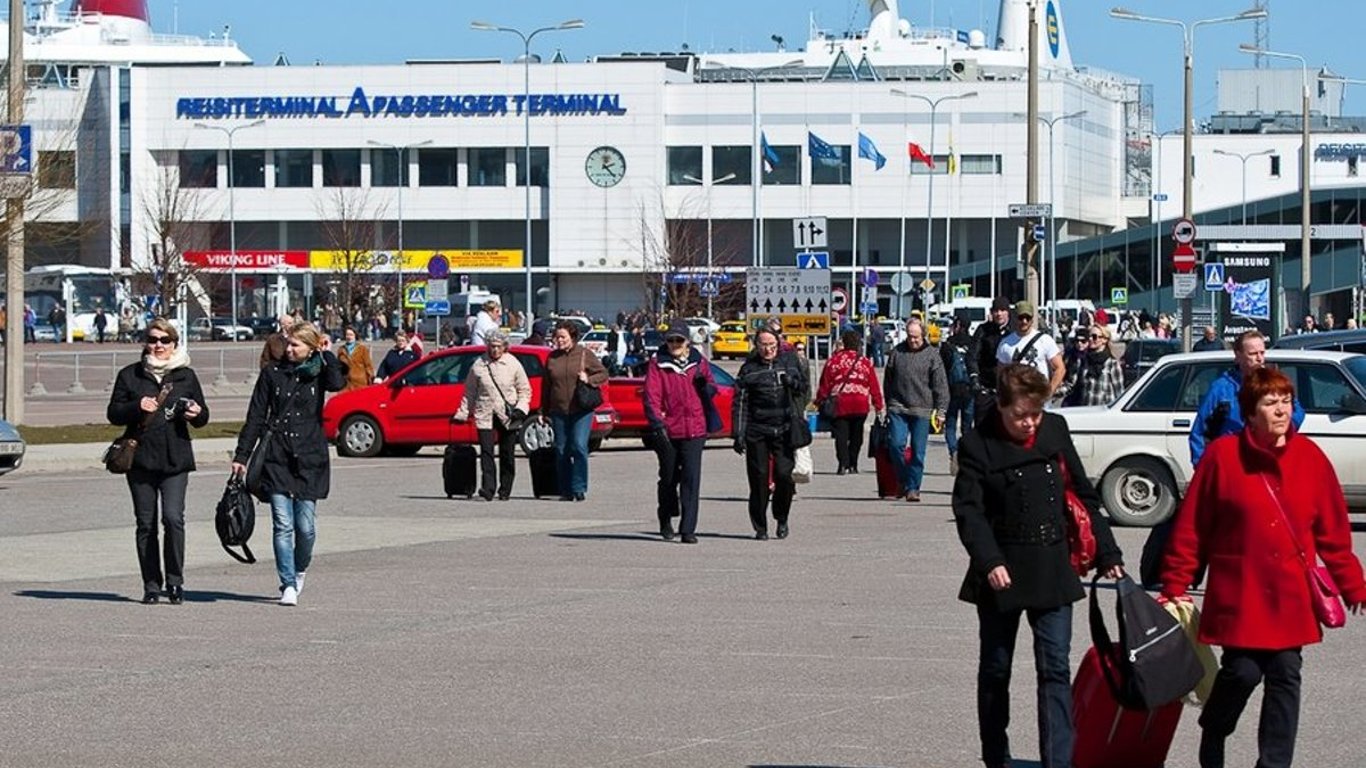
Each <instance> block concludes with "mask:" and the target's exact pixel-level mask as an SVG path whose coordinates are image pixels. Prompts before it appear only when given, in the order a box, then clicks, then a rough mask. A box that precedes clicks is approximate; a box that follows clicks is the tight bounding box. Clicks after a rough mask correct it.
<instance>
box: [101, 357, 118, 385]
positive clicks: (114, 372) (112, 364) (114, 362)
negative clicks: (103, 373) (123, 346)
mask: <svg viewBox="0 0 1366 768" xmlns="http://www.w3.org/2000/svg"><path fill="white" fill-rule="evenodd" d="M118 378H119V353H117V352H110V353H109V383H108V384H105V385H104V391H105V392H113V391H114V382H115V381H117V380H118Z"/></svg>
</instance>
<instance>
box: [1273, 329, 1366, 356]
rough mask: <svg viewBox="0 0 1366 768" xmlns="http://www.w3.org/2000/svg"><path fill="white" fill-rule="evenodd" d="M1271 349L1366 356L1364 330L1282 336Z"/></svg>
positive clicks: (1365, 335) (1365, 332)
mask: <svg viewBox="0 0 1366 768" xmlns="http://www.w3.org/2000/svg"><path fill="white" fill-rule="evenodd" d="M1271 346H1272V349H1318V350H1322V351H1324V352H1355V353H1356V354H1359V355H1360V354H1366V328H1353V329H1351V330H1344V331H1323V332H1322V333H1297V334H1295V335H1293V336H1282V337H1281V338H1280V340H1279V341H1277V342H1276V343H1275V344H1273V345H1271Z"/></svg>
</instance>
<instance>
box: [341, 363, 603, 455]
mask: <svg viewBox="0 0 1366 768" xmlns="http://www.w3.org/2000/svg"><path fill="white" fill-rule="evenodd" d="M509 352H510V353H511V354H513V355H516V356H517V360H518V361H519V362H521V364H522V368H524V369H525V370H526V375H527V378H529V379H531V409H532V410H533V411H534V410H536V408H538V407H539V406H540V402H541V373H542V371H544V370H545V361H546V358H547V357H549V356H550V348H549V347H525V346H514V347H511V348H510V349H509ZM483 354H484V347H482V346H479V347H452V348H449V349H442V350H438V351H436V352H433V353H432V354H430V355H427V356H426V357H424V358H422V359H420V360H418V361H417V362H415V363H413V364H412V365H409V366H408V367H406V368H404V369H403V370H401V371H399V372H398V373H396V374H394V375H393V376H391V377H390V378H389V379H388V380H387V381H385V382H384V383H382V384H372V385H370V386H368V387H364V388H362V389H356V390H352V391H350V392H342V393H339V394H336V395H333V396H332V397H331V399H329V400H328V401H327V405H325V406H323V430H324V432H325V433H326V435H327V439H328V440H330V441H332V442H334V443H336V445H337V453H339V454H341V455H343V456H363V457H369V456H376V455H378V454H379V453H380V452H381V451H385V452H387V453H391V454H399V455H403V454H409V455H411V454H413V453H416V452H417V451H418V449H420V448H421V447H422V446H424V445H448V444H451V443H464V444H470V445H475V444H478V442H479V438H478V435H477V434H476V433H475V428H474V420H473V419H471V420H469V421H464V422H453V421H451V417H452V416H454V415H455V412H456V411H457V410H459V408H460V401H461V400H462V399H464V397H465V377H466V376H468V375H469V372H470V366H472V365H473V364H474V361H476V360H478V359H479V357H480V356H481V355H483ZM617 421H618V417H617V412H616V410H615V409H614V408H613V407H612V401H611V395H610V392H609V391H607V388H605V387H604V390H603V404H602V405H601V406H600V407H599V408H598V409H597V411H596V412H595V413H594V414H593V429H592V433H591V436H590V437H589V441H588V445H589V449H590V450H596V449H597V448H598V446H600V445H602V440H603V438H605V437H607V435H608V434H610V433H611V432H612V429H613V427H615V426H616V424H617Z"/></svg>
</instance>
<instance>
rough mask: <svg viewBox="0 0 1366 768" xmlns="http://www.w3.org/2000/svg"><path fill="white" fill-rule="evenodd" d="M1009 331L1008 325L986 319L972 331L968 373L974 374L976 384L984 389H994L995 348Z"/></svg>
mask: <svg viewBox="0 0 1366 768" xmlns="http://www.w3.org/2000/svg"><path fill="white" fill-rule="evenodd" d="M1009 332H1010V328H1009V327H1008V326H1004V325H997V324H996V323H994V322H992V321H990V320H988V321H986V322H985V323H982V324H981V325H979V326H977V330H976V331H973V333H972V347H973V352H972V357H971V362H970V363H968V375H969V376H976V377H977V383H978V385H980V386H981V387H983V388H985V389H993V390H994V389H996V348H997V347H999V346H1001V339H1004V338H1005V337H1006V334H1007V333H1009Z"/></svg>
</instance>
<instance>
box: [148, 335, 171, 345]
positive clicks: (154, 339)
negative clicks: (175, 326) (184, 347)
mask: <svg viewBox="0 0 1366 768" xmlns="http://www.w3.org/2000/svg"><path fill="white" fill-rule="evenodd" d="M147 343H148V344H162V345H167V346H169V345H171V344H174V343H175V342H174V341H172V340H171V337H170V336H148V337H147Z"/></svg>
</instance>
